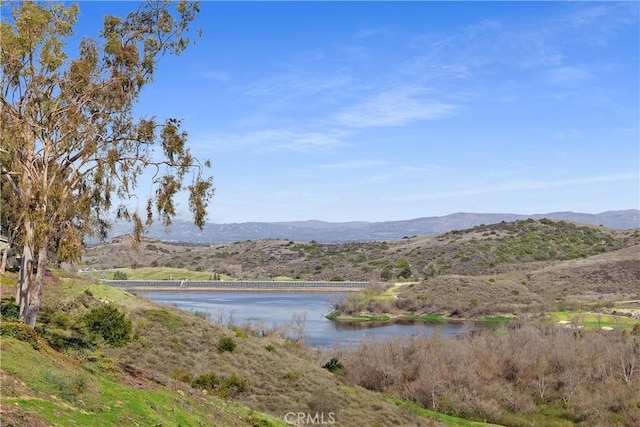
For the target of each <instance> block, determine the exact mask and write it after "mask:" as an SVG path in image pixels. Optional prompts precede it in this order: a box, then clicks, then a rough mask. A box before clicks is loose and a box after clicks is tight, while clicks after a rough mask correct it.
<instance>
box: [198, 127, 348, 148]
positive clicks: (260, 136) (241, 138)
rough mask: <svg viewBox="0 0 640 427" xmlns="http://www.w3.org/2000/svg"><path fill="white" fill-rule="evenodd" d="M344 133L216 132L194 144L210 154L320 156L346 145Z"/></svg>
mask: <svg viewBox="0 0 640 427" xmlns="http://www.w3.org/2000/svg"><path fill="white" fill-rule="evenodd" d="M343 135H344V134H343V133H341V132H332V131H328V132H312V131H300V130H290V129H264V130H259V131H253V132H245V133H216V134H209V135H207V136H204V137H201V138H199V140H197V141H196V142H195V143H196V144H197V145H198V146H199V147H204V146H206V147H207V149H208V150H210V151H211V152H214V153H215V152H230V151H245V150H250V151H252V152H258V153H259V152H267V151H281V150H284V151H295V152H302V153H317V152H322V151H326V150H328V149H331V148H333V147H336V146H340V145H344V142H343V141H342V137H343Z"/></svg>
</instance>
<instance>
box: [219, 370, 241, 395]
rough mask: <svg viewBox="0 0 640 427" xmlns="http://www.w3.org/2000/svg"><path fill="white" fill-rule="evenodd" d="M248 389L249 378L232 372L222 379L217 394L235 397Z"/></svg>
mask: <svg viewBox="0 0 640 427" xmlns="http://www.w3.org/2000/svg"><path fill="white" fill-rule="evenodd" d="M246 389H247V379H246V378H243V377H241V376H238V375H236V374H231V375H229V376H228V377H226V378H225V379H223V380H222V382H221V383H220V385H219V386H218V387H217V388H216V394H217V395H218V396H220V397H222V398H229V397H235V396H237V395H238V394H240V393H243V392H244V391H245V390H246Z"/></svg>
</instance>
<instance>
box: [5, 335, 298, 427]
mask: <svg viewBox="0 0 640 427" xmlns="http://www.w3.org/2000/svg"><path fill="white" fill-rule="evenodd" d="M1 342H2V369H3V371H5V372H7V373H8V374H9V375H11V376H12V377H14V378H18V379H19V380H20V381H21V382H23V383H24V384H25V385H26V386H27V387H28V388H29V392H28V393H26V392H25V390H23V389H21V390H20V391H19V392H13V390H11V388H10V387H5V388H4V389H3V393H2V398H1V400H2V403H3V405H7V406H11V407H13V406H16V405H17V406H18V407H19V408H21V409H22V410H24V411H26V412H28V413H30V414H32V416H33V415H35V416H37V417H38V418H41V419H42V420H44V421H46V423H47V424H48V425H52V426H86V425H91V426H117V425H163V426H199V425H247V426H249V425H270V426H283V425H285V424H284V423H283V422H282V421H279V420H277V419H274V418H272V417H269V416H267V415H265V414H261V413H256V412H253V411H250V410H249V409H247V408H244V407H241V406H240V405H237V404H235V403H233V402H232V401H224V402H223V401H222V400H220V399H218V398H215V397H212V396H208V397H206V398H205V397H200V396H196V397H194V396H185V395H181V394H178V393H175V392H173V391H171V390H169V389H167V388H166V387H164V386H162V385H160V384H157V383H151V382H147V381H146V380H144V379H140V380H138V381H137V382H138V385H137V387H134V386H129V385H126V384H125V383H122V382H118V381H116V380H115V379H113V378H111V377H110V376H109V375H106V374H105V375H95V373H93V372H89V371H86V370H84V369H83V368H82V367H81V366H79V364H78V363H77V362H76V361H75V360H73V359H70V358H69V357H67V356H65V355H63V354H60V353H57V352H54V351H53V350H51V349H49V348H47V347H45V348H44V349H43V350H41V351H35V350H33V349H32V348H31V347H30V346H29V345H28V344H26V343H23V342H20V341H17V340H14V339H11V338H2V339H1ZM25 394H28V395H25ZM260 421H262V424H256V423H258V422H260Z"/></svg>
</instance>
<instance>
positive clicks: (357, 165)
mask: <svg viewBox="0 0 640 427" xmlns="http://www.w3.org/2000/svg"><path fill="white" fill-rule="evenodd" d="M388 164H389V162H386V161H380V160H351V161H346V162H337V163H325V164H322V165H318V166H316V167H317V168H318V169H349V170H351V169H365V168H373V167H380V166H384V165H388Z"/></svg>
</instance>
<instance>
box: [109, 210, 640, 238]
mask: <svg viewBox="0 0 640 427" xmlns="http://www.w3.org/2000/svg"><path fill="white" fill-rule="evenodd" d="M528 218H531V219H542V218H549V219H557V220H565V221H572V222H578V223H582V224H589V225H602V226H605V227H608V228H613V229H618V230H628V229H633V228H638V227H640V210H638V209H627V210H618V211H607V212H602V213H598V214H587V213H579V212H552V213H547V214H533V215H519V214H510V213H470V212H458V213H453V214H450V215H445V216H435V217H422V218H415V219H408V220H402V221H383V222H364V221H351V222H325V221H318V220H309V221H289V222H244V223H230V224H214V223H207V224H206V226H205V227H204V229H203V230H199V229H198V228H197V227H195V226H194V225H193V224H192V223H191V222H189V221H184V220H176V221H174V223H173V224H172V226H171V227H170V228H169V229H168V230H166V229H165V228H164V227H163V226H162V225H159V224H154V225H152V226H151V227H150V228H149V230H148V233H147V235H148V237H151V238H154V239H159V240H164V241H172V242H189V243H193V244H205V245H211V244H222V243H231V242H237V241H242V240H256V239H287V240H295V241H306V242H309V241H311V240H315V241H316V242H320V243H338V242H364V241H371V240H391V239H400V238H402V237H406V236H422V235H429V234H438V233H446V232H447V231H452V230H463V229H466V228H471V227H474V226H477V225H481V224H496V223H500V222H502V221H506V222H511V221H516V220H524V219H528ZM131 230H132V227H131V225H130V224H125V223H116V224H114V227H113V229H112V230H111V233H110V236H111V237H114V236H118V235H122V234H127V233H130V232H131Z"/></svg>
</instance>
